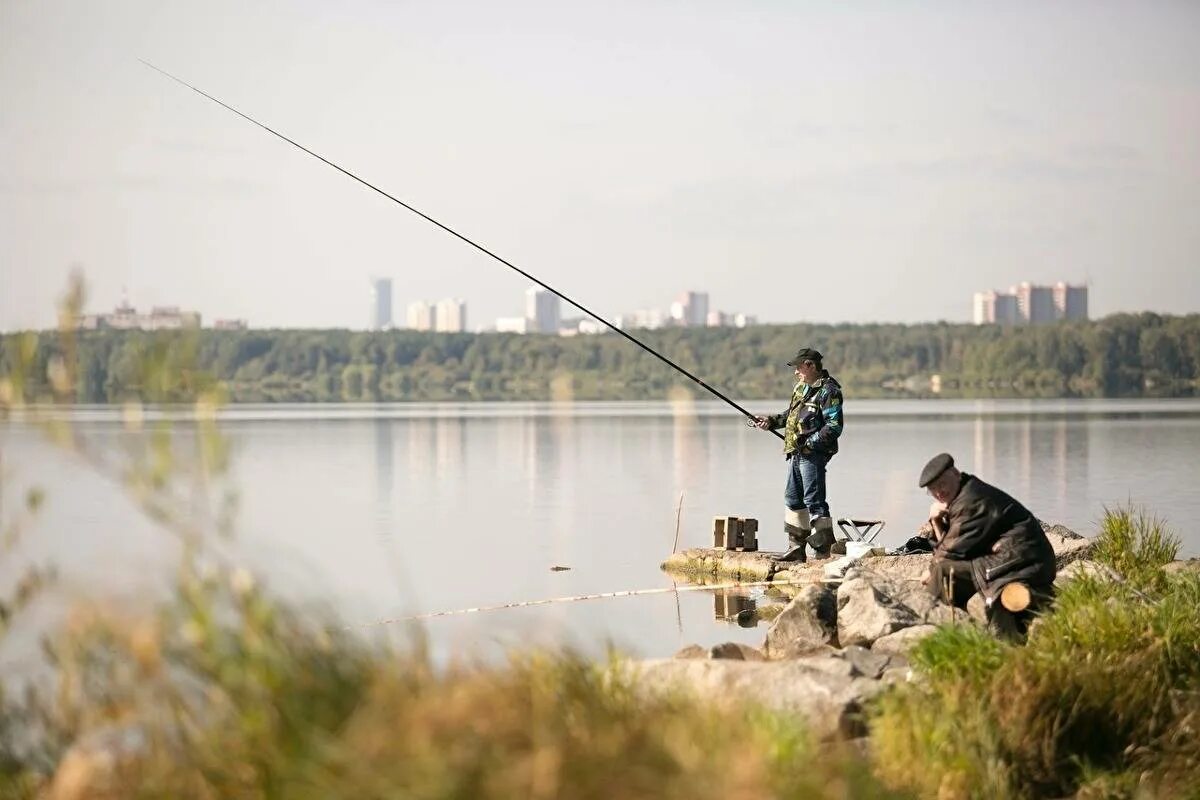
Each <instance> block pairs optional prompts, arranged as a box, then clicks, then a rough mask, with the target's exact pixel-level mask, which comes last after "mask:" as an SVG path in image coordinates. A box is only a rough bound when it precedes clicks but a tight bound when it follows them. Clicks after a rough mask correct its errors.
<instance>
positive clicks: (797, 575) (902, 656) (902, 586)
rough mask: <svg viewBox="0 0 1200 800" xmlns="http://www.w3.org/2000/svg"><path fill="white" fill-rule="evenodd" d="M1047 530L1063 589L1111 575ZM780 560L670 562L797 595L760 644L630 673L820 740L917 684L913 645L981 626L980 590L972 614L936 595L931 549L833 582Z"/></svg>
mask: <svg viewBox="0 0 1200 800" xmlns="http://www.w3.org/2000/svg"><path fill="white" fill-rule="evenodd" d="M1044 528H1045V530H1046V535H1047V537H1048V538H1049V539H1050V542H1051V544H1052V545H1053V547H1054V552H1055V554H1056V555H1057V557H1058V568H1059V577H1058V581H1059V582H1061V581H1066V580H1070V579H1071V578H1072V577H1073V576H1075V575H1077V574H1079V573H1080V572H1082V571H1088V572H1091V571H1097V570H1104V569H1106V568H1105V567H1103V566H1102V565H1100V564H1098V563H1096V562H1094V561H1090V560H1088V556H1089V555H1090V552H1091V549H1092V547H1093V543H1092V541H1091V540H1090V539H1087V538H1084V537H1082V536H1080V535H1078V534H1076V533H1074V532H1073V531H1071V530H1069V529H1067V528H1065V527H1063V526H1061V525H1044ZM775 555H776V554H775V553H766V552H763V553H743V552H730V551H721V550H708V549H701V548H697V549H693V550H686V551H683V552H682V553H678V554H675V555H674V556H672V558H671V559H668V561H667V562H666V563H664V564H663V568H664V569H666V570H667V571H669V572H672V573H675V574H681V575H683V576H685V577H687V578H689V579H691V580H696V581H698V582H703V581H711V580H714V579H718V580H730V579H732V580H739V581H770V582H771V583H772V584H773V585H779V586H780V588H781V589H786V591H787V592H788V593H789V594H792V596H791V600H790V601H789V602H788V603H787V605H786V606H785V607H784V609H783V611H782V612H780V613H779V614H778V615H777V616H775V618H774V620H773V621H772V623H771V625H770V627H769V628H768V630H767V635H766V640H765V641H764V642H763V644H762V646H761V647H758V648H756V647H750V646H748V645H743V644H737V643H733V642H727V643H725V644H720V645H717V646H715V647H712V648H703V647H700V646H699V645H691V646H689V647H686V648H684V649H683V650H681V651H680V652H679V653H678V654H676V656H675V657H674V658H670V659H658V660H649V661H641V662H637V663H635V664H633V665H631V667H630V668H631V669H633V670H635V671H636V673H637V676H638V678H639V679H640V681H641V682H642V683H643V685H646V686H649V687H651V689H657V688H662V689H667V688H678V687H685V688H690V689H691V690H694V691H696V692H700V693H702V694H703V695H704V696H706V697H709V698H724V699H728V700H732V701H735V702H736V701H741V700H751V701H756V702H759V703H761V704H763V705H765V706H768V707H770V708H775V709H778V710H783V711H791V712H795V713H798V714H801V715H803V716H805V717H806V718H807V719H808V722H809V724H810V725H811V726H812V728H813V730H814V732H815V733H818V734H820V735H834V734H840V735H846V736H856V735H861V733H863V732H864V730H863V721H862V715H861V710H862V706H863V703H864V702H865V701H866V700H868V699H869V698H870V697H872V696H873V695H875V694H877V693H878V692H880V691H881V690H882V689H883V688H884V687H886V686H887V685H888V684H890V683H892V682H895V681H904V680H908V678H909V677H910V672H909V665H908V659H907V657H906V654H907V652H908V650H909V648H911V647H912V646H913V645H914V644H915V643H916V642H918V641H920V640H921V639H922V638H924V637H925V636H928V635H929V634H931V633H932V632H933V631H935V630H936V629H937V626H938V625H940V624H942V623H947V622H953V621H956V620H967V619H975V620H976V621H980V622H982V620H983V614H984V608H983V604H982V598H980V597H979V596H978V595H976V596H975V597H974V598H972V602H971V603H970V604H969V605H968V611H966V612H964V611H962V610H960V609H956V608H953V607H952V606H949V605H947V604H945V603H943V602H941V601H939V600H936V599H935V598H934V597H933V596H932V595H930V594H929V592H928V591H927V590H926V588H925V586H924V584H923V582H922V581H923V580H924V578H925V576H926V575H927V574H928V571H929V563H930V560H931V558H932V557H931V556H930V555H928V554H919V555H904V556H891V555H879V554H873V555H866V556H863V557H862V558H860V559H857V560H855V561H854V562H853V563H852V564H850V565H849V566H848V567H847V568H846V570H845V572H844V574H843V575H842V576H841V577H840V578H836V579H830V578H829V577H827V574H826V573H827V570H826V569H825V567H826V565H827V564H828V563H829V562H827V561H820V562H809V563H807V564H802V565H794V566H788V565H785V564H779V563H777V562H775V561H774V560H773V557H774V556H775ZM781 566H787V567H788V568H787V569H779V567H781Z"/></svg>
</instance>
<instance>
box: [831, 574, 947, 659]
mask: <svg viewBox="0 0 1200 800" xmlns="http://www.w3.org/2000/svg"><path fill="white" fill-rule="evenodd" d="M963 619H966V614H965V612H963V611H961V610H960V609H956V608H954V607H952V606H950V605H948V604H946V603H943V602H941V601H940V600H938V599H937V598H935V597H934V596H933V595H931V594H930V593H929V592H928V591H927V590H926V589H925V587H924V586H923V585H922V584H920V583H918V582H916V581H900V580H889V579H886V578H881V577H879V576H877V575H870V574H866V573H865V572H864V573H856V574H855V575H854V577H851V578H850V579H849V580H847V581H845V582H844V583H843V584H842V585H841V586H840V587H839V588H838V642H839V643H840V644H841V645H842V646H843V647H848V646H849V645H852V644H859V645H864V646H869V645H870V644H871V642H873V641H875V640H876V639H878V638H880V637H882V636H887V635H888V634H890V633H895V632H896V631H898V630H901V629H903V628H908V627H911V626H913V625H920V624H935V625H937V624H943V623H947V622H955V621H959V620H963Z"/></svg>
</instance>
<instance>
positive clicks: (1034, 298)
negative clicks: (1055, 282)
mask: <svg viewBox="0 0 1200 800" xmlns="http://www.w3.org/2000/svg"><path fill="white" fill-rule="evenodd" d="M1012 293H1013V294H1015V295H1016V296H1017V307H1018V308H1020V310H1021V321H1022V322H1026V323H1028V324H1030V325H1039V324H1041V323H1043V322H1053V321H1054V319H1055V317H1056V313H1055V310H1054V290H1053V289H1052V288H1051V287H1049V286H1035V285H1034V284H1032V283H1029V282H1028V281H1026V282H1024V283H1021V284H1018V285H1017V286H1015V287H1013V290H1012Z"/></svg>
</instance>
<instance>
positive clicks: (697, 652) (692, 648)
mask: <svg viewBox="0 0 1200 800" xmlns="http://www.w3.org/2000/svg"><path fill="white" fill-rule="evenodd" d="M672 657H673V658H708V651H707V650H705V649H704V648H703V647H701V646H700V645H698V644H689V645H688V646H687V647H685V648H683V649H682V650H680V651H679V652H678V653H676V654H675V655H674V656H672Z"/></svg>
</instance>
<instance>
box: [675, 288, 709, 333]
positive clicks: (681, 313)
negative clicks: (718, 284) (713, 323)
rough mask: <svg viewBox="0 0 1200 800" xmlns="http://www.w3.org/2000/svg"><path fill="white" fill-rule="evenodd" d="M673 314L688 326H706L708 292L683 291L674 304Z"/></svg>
mask: <svg viewBox="0 0 1200 800" xmlns="http://www.w3.org/2000/svg"><path fill="white" fill-rule="evenodd" d="M677 311H678V316H676V312H677ZM671 316H672V317H674V318H676V319H677V320H678V321H679V322H680V323H682V324H683V325H687V326H688V327H696V328H702V327H704V325H705V324H707V322H708V292H693V291H686V292H683V293H682V294H680V295H679V299H678V300H676V301H675V303H674V304H672V306H671Z"/></svg>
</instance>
